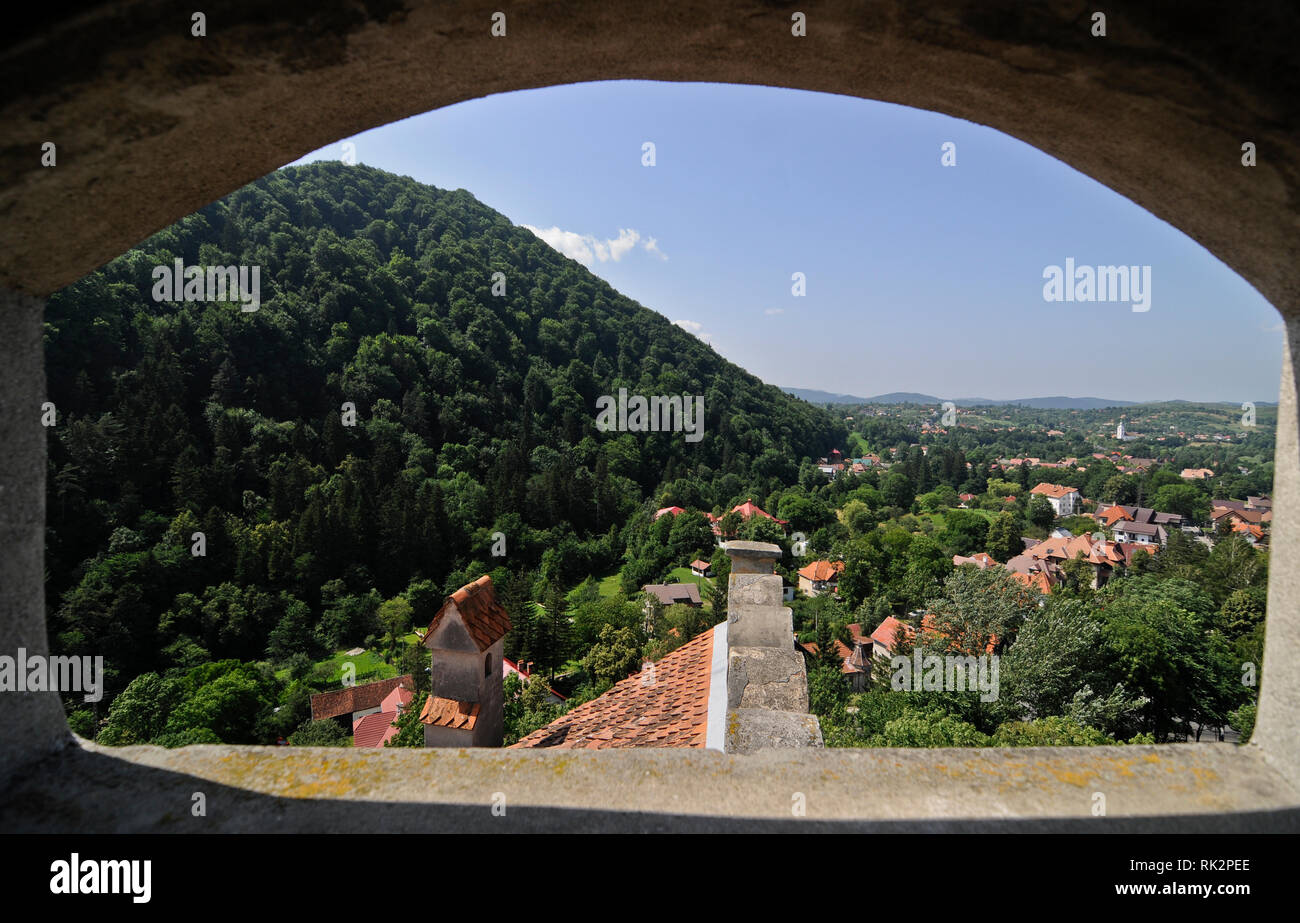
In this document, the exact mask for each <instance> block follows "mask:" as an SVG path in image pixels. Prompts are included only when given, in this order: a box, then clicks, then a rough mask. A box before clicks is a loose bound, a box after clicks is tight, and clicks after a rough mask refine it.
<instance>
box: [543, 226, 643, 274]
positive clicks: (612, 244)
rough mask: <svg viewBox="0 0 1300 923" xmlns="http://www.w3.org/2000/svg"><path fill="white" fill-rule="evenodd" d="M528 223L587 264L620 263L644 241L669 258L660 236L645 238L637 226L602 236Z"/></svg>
mask: <svg viewBox="0 0 1300 923" xmlns="http://www.w3.org/2000/svg"><path fill="white" fill-rule="evenodd" d="M524 227H526V228H527V229H528V230H530V231H532V232H533V233H534V234H536V235H537V236H538V237H540V238H541V239H542V240H544V241H546V243H548V244H549V245H550V246H552V247H554V248H555V249H556V250H558V251H560V252H561V253H563V254H564V255H565V256H567V257H569V259H572V260H577V261H578V262H579V263H581V264H582V265H584V266H591V265H592V264H593V263H607V262H609V261H610V260H613V261H614V262H615V263H617V262H618V261H619V260H621V259H622V258H623V257H624V256H626V255H627V254H628V253H630V252H631V251H632V250H633V249H635V247H636V245H637V244H641V246H642V248H643V249H644V250H646V251H647V252H649V253H653V254H655V255H656V256H658V257H659V258H660V259H664V260H666V259H668V257H666V256H664V253H663V251H662V250H660V249H659V242H658V241H657V240H655V239H654V238H653V237H650V238H647V239H646V240H645V241H644V242H642V240H641V232H640V231H637V230H636V229H635V228H619V230H618V237H613V238H605V239H604V240H601V239H600V238H598V237H594V236H593V235H591V234H579V233H578V232H577V231H566V230H564V229H563V228H559V227H549V228H538V227H533V226H532V225H531V224H525V225H524Z"/></svg>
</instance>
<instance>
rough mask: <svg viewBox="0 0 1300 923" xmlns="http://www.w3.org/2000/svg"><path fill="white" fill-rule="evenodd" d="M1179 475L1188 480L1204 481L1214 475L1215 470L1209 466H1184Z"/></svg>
mask: <svg viewBox="0 0 1300 923" xmlns="http://www.w3.org/2000/svg"><path fill="white" fill-rule="evenodd" d="M1178 476H1179V477H1181V478H1183V479H1184V480H1188V481H1203V480H1205V479H1206V478H1212V477H1214V472H1213V471H1211V470H1210V469H1209V468H1184V469H1183V470H1182V472H1181V473H1180V474H1179V475H1178Z"/></svg>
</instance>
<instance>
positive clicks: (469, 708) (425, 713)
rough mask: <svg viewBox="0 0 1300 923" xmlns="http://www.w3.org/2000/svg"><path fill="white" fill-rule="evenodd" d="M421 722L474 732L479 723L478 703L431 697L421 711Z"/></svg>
mask: <svg viewBox="0 0 1300 923" xmlns="http://www.w3.org/2000/svg"><path fill="white" fill-rule="evenodd" d="M420 720H421V721H422V722H424V723H425V724H430V725H433V726H434V727H444V728H464V729H465V730H467V731H468V730H473V729H474V725H475V724H476V723H477V722H478V703H477V702H474V703H470V702H461V701H458V700H456V699H444V698H442V697H441V696H436V695H431V696H429V697H428V698H427V699H425V700H424V708H422V709H420Z"/></svg>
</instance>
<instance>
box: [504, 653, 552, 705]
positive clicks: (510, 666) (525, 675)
mask: <svg viewBox="0 0 1300 923" xmlns="http://www.w3.org/2000/svg"><path fill="white" fill-rule="evenodd" d="M530 662H531V661H530ZM511 673H514V674H515V675H516V676H518V677H520V678H521V679H523V680H524V682H527V681H528V679H529V677H530V676H531V673H530V671H528V670H526V669H524V668H523V667H522V666H520V665H519V664H517V663H515V662H514V661H513V660H511V659H510V658H509V657H502V658H501V678H502V679H505V678H506V677H507V676H509V675H510V674H511ZM546 688H547V689H549V690H550V693H551V695H553V696H555V697H556V698H557V699H559V700H560V701H561V702H563V701H564V700H565V699H567V698H568V696H567V695H560V694H559V693H558V692H556V691H555V689H554V688H552V687H550V686H547V687H546Z"/></svg>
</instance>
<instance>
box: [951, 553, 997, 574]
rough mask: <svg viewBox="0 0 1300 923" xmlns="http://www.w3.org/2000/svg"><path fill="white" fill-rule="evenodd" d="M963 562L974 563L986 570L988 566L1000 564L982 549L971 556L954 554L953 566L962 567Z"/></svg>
mask: <svg viewBox="0 0 1300 923" xmlns="http://www.w3.org/2000/svg"><path fill="white" fill-rule="evenodd" d="M963 564H974V565H975V566H976V567H978V568H979V569H980V570H984V569H985V568H986V567H997V566H998V562H997V561H995V560H993V559H992V558H991V557H989V556H988V555H987V554H985V553H984V552H982V551H980V552H977V553H975V554H973V555H970V556H969V557H962V556H961V555H959V554H955V555H953V556H952V566H953V567H961V566H962V565H963Z"/></svg>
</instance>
